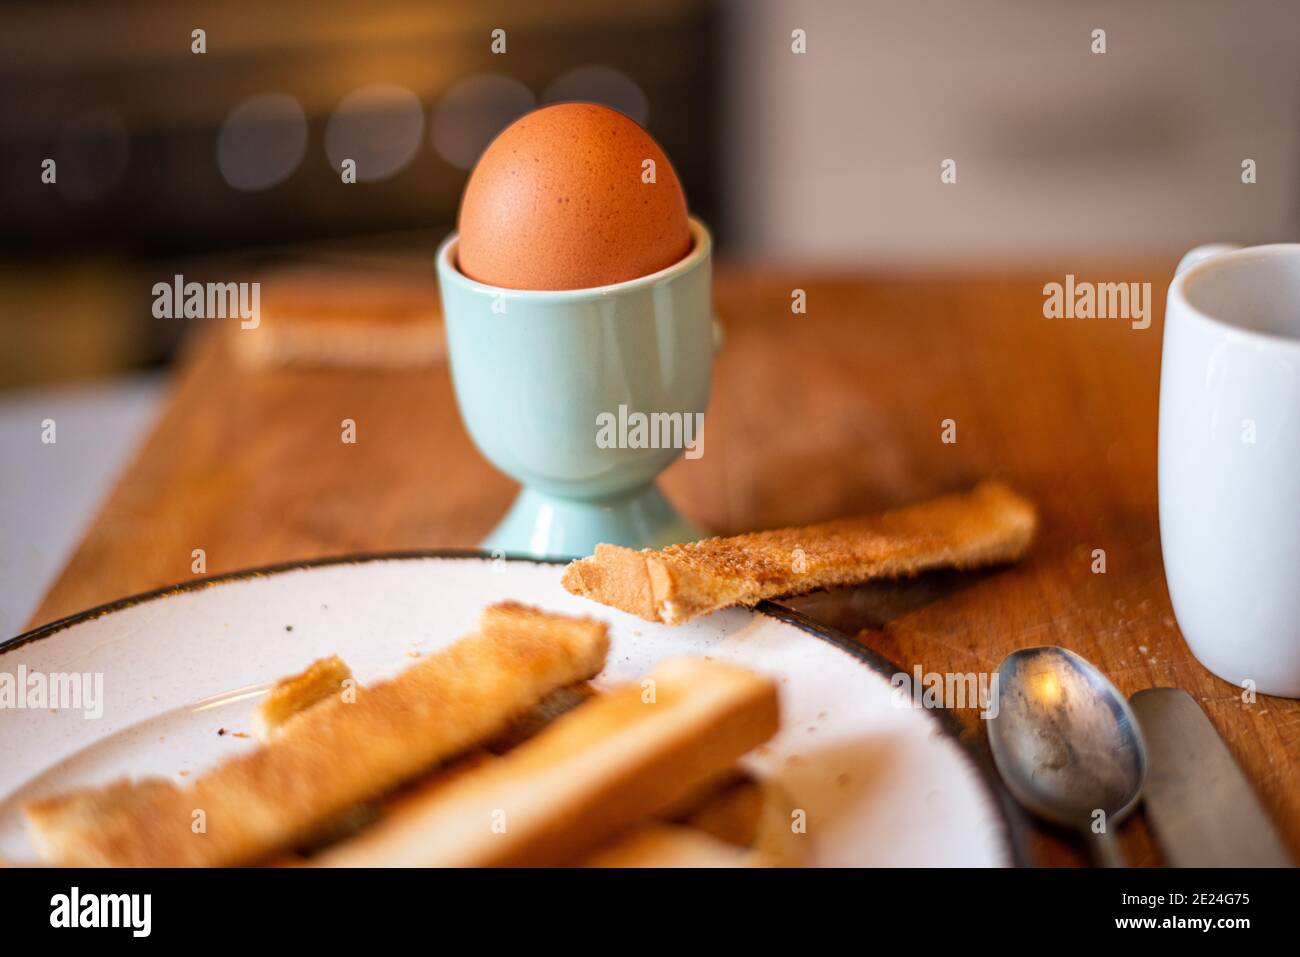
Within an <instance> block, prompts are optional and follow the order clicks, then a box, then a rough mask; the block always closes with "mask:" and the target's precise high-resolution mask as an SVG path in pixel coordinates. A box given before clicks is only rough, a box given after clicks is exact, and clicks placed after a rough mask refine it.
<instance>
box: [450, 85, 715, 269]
mask: <svg viewBox="0 0 1300 957" xmlns="http://www.w3.org/2000/svg"><path fill="white" fill-rule="evenodd" d="M647 160H650V161H653V164H654V165H653V181H652V182H647V180H648V179H651V177H650V175H649V172H648V170H649V169H650V167H648V165H647V163H646V161H647ZM459 233H460V236H459V241H458V245H457V256H458V264H459V266H460V269H461V271H462V272H463V273H464V274H465V275H466V276H468V277H470V278H471V279H474V280H476V281H478V282H482V283H486V284H488V285H491V286H501V287H504V288H507V289H534V290H547V289H586V288H590V287H593V286H605V285H609V284H611V283H617V282H624V281H626V280H629V279H636V278H638V277H640V276H646V275H649V274H650V273H653V272H658V271H659V270H661V269H664V268H666V267H668V266H671V265H672V264H673V263H675V262H677V261H678V260H680V259H681V258H682V257H683V256H685V255H686V254H687V253H688V252H689V251H690V246H691V237H690V226H689V223H688V220H687V211H686V195H685V193H684V192H683V191H682V187H681V183H680V182H679V181H678V179H677V173H676V171H675V170H674V169H673V167H672V164H671V163H670V162H669V160H668V157H667V156H666V155H665V154H664V151H663V150H661V149H660V148H659V144H657V143H656V142H655V141H654V139H653V138H652V137H651V136H650V134H649V133H647V132H646V131H645V130H643V129H642V128H641V127H640V126H638V125H637V124H636V123H635V122H633V121H632V120H631V119H629V118H628V117H626V116H624V115H623V114H622V113H619V112H618V111H616V110H611V109H609V108H608V107H604V106H598V105H596V104H593V103H563V104H559V105H556V106H548V107H545V108H543V109H540V110H536V111H534V112H532V113H529V114H528V115H526V116H523V117H521V118H520V119H518V120H516V121H515V122H514V123H512V124H511V125H510V126H508V127H507V128H506V129H505V130H504V131H502V133H501V134H500V135H499V136H498V137H497V138H496V139H495V140H493V141H492V143H491V145H489V146H488V148H487V149H486V150H485V151H484V153H483V155H482V156H481V157H480V158H479V161H478V163H477V165H476V166H475V167H474V171H473V173H471V174H470V178H469V182H468V183H467V184H466V186H465V194H464V196H463V198H462V199H461V207H460V224H459Z"/></svg>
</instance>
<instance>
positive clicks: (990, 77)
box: [725, 0, 1300, 263]
mask: <svg viewBox="0 0 1300 957" xmlns="http://www.w3.org/2000/svg"><path fill="white" fill-rule="evenodd" d="M726 19H727V27H726V31H725V33H726V37H727V40H728V44H729V46H730V47H731V51H732V59H731V63H730V65H729V68H728V79H729V89H728V90H727V94H726V98H725V103H726V104H727V109H726V113H727V117H728V120H727V122H728V124H729V128H728V129H727V136H726V140H727V142H728V144H729V149H728V153H727V156H726V168H727V170H728V173H727V177H726V181H727V186H728V188H727V190H726V200H727V207H726V210H725V212H726V215H727V217H728V221H729V222H730V223H731V224H732V225H733V227H734V228H733V231H732V234H733V235H734V236H736V237H738V238H739V239H740V240H741V245H740V247H739V251H740V252H745V253H751V254H757V255H762V256H773V257H782V258H785V259H792V260H800V259H816V260H818V261H819V262H831V263H839V262H844V263H850V262H852V263H861V262H863V261H895V262H896V261H925V260H981V259H991V258H995V257H999V258H1006V257H1010V258H1024V259H1032V258H1034V257H1040V256H1050V255H1053V254H1055V253H1057V252H1059V251H1062V250H1065V251H1072V252H1079V251H1082V252H1085V253H1087V252H1096V253H1098V254H1102V255H1113V254H1114V253H1115V252H1117V251H1127V250H1135V249H1143V248H1152V249H1159V250H1161V251H1162V252H1163V251H1169V250H1176V249H1182V248H1184V247H1188V246H1191V245H1193V244H1195V243H1198V242H1202V241H1206V240H1210V239H1220V238H1228V239H1236V240H1245V241H1267V240H1278V239H1300V190H1298V186H1297V184H1298V183H1300V131H1298V129H1300V2H1291V0H1244V2H1227V0H1215V2H1210V0H1143V2H1140V3H1137V2H1120V0H1093V2H1090V3H1087V4H1082V3H1070V4H1066V3H1052V2H1047V0H913V2H906V0H881V2H856V3H854V2H847V0H786V2H781V0H732V2H730V3H729V4H728V5H727V8H726ZM796 27H799V28H802V29H804V30H806V31H807V35H808V52H807V53H806V54H804V55H802V56H797V55H794V54H792V53H791V51H790V32H791V30H792V29H794V28H796ZM1095 27H1100V28H1103V29H1105V30H1106V40H1107V52H1106V53H1105V54H1103V55H1095V54H1093V53H1092V52H1090V49H1089V47H1090V43H1091V37H1090V35H1091V31H1092V30H1093V28H1095ZM948 157H951V158H953V159H955V160H957V184H956V185H955V186H944V185H942V184H941V183H940V181H939V164H940V162H941V161H942V160H943V159H945V158H948ZM1246 157H1250V158H1253V159H1255V160H1256V161H1257V163H1258V177H1259V182H1258V184H1257V185H1254V186H1244V185H1242V183H1241V180H1240V163H1241V161H1242V159H1243V158H1246Z"/></svg>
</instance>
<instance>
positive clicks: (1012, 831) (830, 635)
mask: <svg viewBox="0 0 1300 957" xmlns="http://www.w3.org/2000/svg"><path fill="white" fill-rule="evenodd" d="M423 558H474V559H489V560H492V559H497V558H501V559H504V560H505V561H512V562H531V563H532V564H534V565H564V564H567V563H568V562H569V561H570V560H569V559H567V558H537V557H535V556H532V555H516V554H500V553H491V552H487V551H484V550H482V549H476V548H431V549H408V550H403V551H389V552H358V553H355V554H351V555H331V556H328V557H324V558H308V559H303V560H301V561H289V562H277V563H276V564H273V565H262V566H259V567H257V568H244V569H239V570H238V571H231V572H222V573H221V574H217V575H207V576H204V577H201V578H194V579H191V580H189V581H185V582H180V583H178V584H175V585H164V586H163V587H162V588H155V589H153V590H151V591H146V592H141V593H140V594H138V595H129V596H127V597H126V598H118V599H116V600H115V601H110V602H107V603H105V604H103V605H96V606H95V607H94V608H87V609H86V610H85V611H79V612H76V613H75V614H72V615H67V616H65V617H63V618H59V619H56V620H55V621H51V622H48V623H47V624H44V625H41V626H40V627H38V628H33V629H32V630H31V631H26V632H23V633H22V634H21V635H15V636H14V637H13V638H6V639H3V640H0V655H4V654H7V653H8V652H11V651H14V650H15V649H17V648H20V647H22V646H23V645H26V644H30V643H31V642H34V641H40V640H41V639H42V638H49V637H50V636H51V635H54V634H57V633H58V632H60V631H64V630H65V629H68V628H71V627H72V626H73V625H79V624H82V623H83V622H87V621H91V620H93V619H95V618H102V617H103V616H105V615H111V614H113V613H114V612H118V611H122V610H124V609H127V608H131V607H134V606H135V605H141V604H144V603H145V602H150V601H154V600H156V599H159V598H166V597H167V596H169V595H176V594H183V593H185V592H191V591H199V590H201V589H204V588H207V587H209V586H211V585H220V584H222V583H224V582H231V581H240V580H243V579H249V578H266V577H269V576H271V575H278V574H280V573H282V572H291V571H297V570H299V569H305V568H320V567H324V566H328V565H360V564H363V563H365V562H377V561H410V560H414V559H423ZM754 610H755V611H759V612H762V613H763V614H765V615H768V616H769V617H772V618H776V619H778V620H779V621H784V622H786V623H787V624H790V625H794V626H795V627H796V628H798V629H800V630H801V631H805V632H807V633H808V634H810V635H813V636H814V637H816V638H820V639H821V640H822V641H825V642H827V643H829V644H832V645H834V646H835V647H837V648H839V649H840V650H841V651H843V652H844V653H845V654H847V655H849V656H850V657H852V658H855V659H857V661H858V662H860V663H861V664H863V665H865V666H866V667H867V668H868V669H870V670H871V671H874V672H876V673H877V674H879V675H881V676H882V677H884V678H890V677H892V676H893V675H895V674H898V673H899V672H900V671H901V669H900V668H899V666H898V665H896V664H894V663H893V662H891V661H890V660H889V659H888V658H886V657H885V656H884V655H882V654H880V653H879V652H876V651H873V650H872V649H870V648H868V647H867V646H866V645H863V644H862V643H861V642H858V641H856V640H854V639H853V638H852V637H851V636H849V635H846V634H844V633H843V632H841V631H838V630H836V629H834V628H831V627H829V626H827V625H823V624H822V623H820V622H818V621H816V620H814V619H812V618H809V617H808V616H807V615H805V614H803V613H802V612H800V611H796V610H795V609H793V608H789V607H786V606H785V605H781V604H779V603H777V602H774V601H764V602H760V603H759V604H758V605H757V606H756V608H755V609H754ZM924 713H925V714H927V715H929V716H930V717H931V718H932V719H933V720H934V721H935V722H936V724H937V725H938V728H939V730H940V732H941V733H942V734H944V735H945V736H947V737H949V738H951V739H953V741H954V742H955V743H956V744H957V746H958V748H959V749H960V750H961V752H962V754H964V755H965V756H966V759H967V760H968V761H970V762H971V764H972V765H973V766H974V767H975V770H976V771H977V773H978V776H979V778H980V781H981V782H982V784H983V785H984V790H985V793H986V795H987V796H988V799H989V803H990V804H992V805H993V807H994V808H996V809H997V811H998V813H999V815H1000V817H1001V819H1002V830H1003V838H1004V840H1003V843H1004V844H1005V846H1006V847H1007V849H1008V851H1009V853H1010V856H1011V861H1010V863H1011V864H1013V865H1014V866H1016V867H1025V866H1029V865H1030V864H1031V863H1032V861H1031V857H1030V853H1029V839H1028V833H1029V832H1028V819H1027V817H1026V814H1025V811H1024V810H1023V809H1022V808H1021V807H1020V806H1019V805H1018V804H1016V802H1015V800H1014V798H1012V797H1011V794H1010V792H1009V791H1007V789H1006V786H1005V785H1003V783H1002V779H1001V778H1000V777H999V776H998V774H997V771H996V770H995V769H994V767H993V762H992V761H991V760H990V759H989V757H988V756H987V755H985V754H984V753H982V752H980V751H977V750H975V749H974V748H972V747H970V746H969V745H967V744H966V743H965V742H964V741H963V740H962V737H961V736H962V727H961V724H960V722H958V720H957V718H956V716H955V715H953V714H952V713H951V712H949V711H947V710H944V709H925V710H924Z"/></svg>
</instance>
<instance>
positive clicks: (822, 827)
mask: <svg viewBox="0 0 1300 957" xmlns="http://www.w3.org/2000/svg"><path fill="white" fill-rule="evenodd" d="M561 571H562V568H561V566H558V565H552V564H544V563H535V562H530V561H507V560H503V559H496V560H493V559H491V558H485V557H481V556H476V555H474V556H467V555H447V554H418V555H401V556H387V557H384V556H378V557H366V558H361V559H352V560H342V561H327V562H323V563H315V564H310V565H307V566H294V567H277V568H273V569H264V570H262V571H259V572H248V573H241V574H236V575H231V576H225V577H221V578H218V579H215V580H213V581H211V582H207V583H200V582H196V583H190V584H188V585H185V586H181V587H179V588H175V589H170V590H164V591H161V592H157V593H152V594H150V595H146V596H141V597H139V598H135V599H127V600H125V601H122V602H118V603H115V604H113V605H109V606H105V607H104V608H102V609H96V610H94V611H91V612H87V613H85V614H82V615H77V616H73V617H72V618H69V619H65V620H64V621H61V622H56V623H54V624H52V625H49V626H46V627H44V628H41V629H38V630H37V631H35V632H30V633H28V634H27V635H23V636H20V637H19V638H16V639H13V640H11V641H10V642H7V643H5V644H4V645H2V646H0V672H9V673H10V674H12V675H17V674H18V669H19V666H25V668H26V669H27V673H28V674H29V675H30V674H31V673H33V672H38V673H40V674H42V675H49V674H54V673H70V672H81V673H89V674H92V675H93V674H96V673H98V674H102V675H103V695H102V698H103V708H102V711H103V713H102V716H100V717H97V718H94V717H91V718H88V717H86V715H85V713H84V710H83V711H76V710H69V709H63V710H59V711H51V710H50V709H49V708H32V707H27V708H19V709H7V710H0V756H3V760H0V857H4V858H8V859H10V860H17V861H25V860H32V859H33V853H32V851H31V848H30V845H29V844H28V842H27V839H26V835H25V833H24V828H23V824H22V816H21V811H20V805H21V803H22V802H23V801H25V800H27V799H29V798H32V797H35V796H37V795H41V794H47V793H52V792H57V791H62V790H66V789H69V788H73V787H81V786H85V785H92V784H100V783H104V782H107V781H109V780H112V779H114V778H116V777H120V776H123V775H133V776H140V775H163V776H170V777H173V778H174V779H176V780H178V781H184V780H185V779H186V778H188V777H190V776H192V775H195V774H197V773H199V772H201V771H202V770H204V769H205V768H208V767H211V766H212V765H213V764H215V763H217V762H219V761H220V760H222V759H223V758H225V757H227V756H229V755H231V754H234V753H237V752H239V751H242V750H244V749H246V748H251V747H254V746H255V742H254V741H253V740H252V739H251V738H247V737H244V736H242V735H243V733H245V732H247V731H248V730H249V714H250V711H251V709H252V707H253V705H254V703H255V701H256V698H257V697H258V696H259V695H261V694H262V693H263V692H264V691H265V689H266V687H267V686H268V683H269V682H271V681H274V680H275V679H277V678H279V677H282V676H284V675H287V674H291V673H294V672H296V671H299V670H301V669H302V668H303V667H305V666H306V665H307V664H308V663H309V662H311V661H312V660H313V659H315V658H318V657H321V656H323V655H328V654H338V655H340V656H341V657H342V658H343V659H344V660H345V661H347V662H348V664H349V665H350V666H351V667H352V669H353V671H354V673H355V674H356V675H357V678H358V680H360V681H361V682H362V683H365V682H367V681H370V680H373V679H375V678H378V677H381V676H386V675H390V674H393V673H395V672H397V671H400V670H401V669H402V668H404V667H406V666H407V665H409V664H411V661H412V656H414V655H419V654H427V653H429V652H432V651H435V650H437V649H438V648H441V647H443V646H444V645H447V644H449V643H450V642H452V641H454V640H455V639H456V638H457V637H458V636H460V635H462V634H464V633H465V632H467V631H469V630H470V629H471V628H472V626H473V625H474V623H475V621H476V619H477V617H478V614H479V612H480V610H481V609H482V608H483V607H484V606H485V605H488V604H490V603H492V602H493V601H499V600H501V599H503V598H507V597H508V598H514V599H518V600H520V601H525V602H528V603H531V604H536V605H540V606H542V607H544V608H548V609H552V610H555V611H561V612H573V613H579V614H585V615H594V616H597V617H600V618H602V619H604V620H605V621H608V622H609V623H610V625H611V632H612V635H613V643H612V647H611V650H610V654H609V660H608V667H607V668H606V670H605V672H604V673H603V674H602V675H601V676H600V677H599V679H598V681H597V683H598V684H606V683H611V682H617V681H622V680H626V679H632V678H636V677H639V676H641V675H643V674H644V673H646V672H647V671H649V670H650V669H651V668H652V667H653V666H654V664H655V662H656V661H657V660H658V659H660V658H663V657H666V656H673V655H709V656H712V657H714V658H718V659H722V660H726V661H732V662H735V663H737V664H740V665H744V666H746V667H749V668H752V669H754V670H756V671H760V672H765V673H767V674H770V675H773V676H775V677H776V678H777V679H778V681H779V683H780V693H781V708H782V730H781V732H780V734H779V735H778V736H777V737H776V738H774V739H773V740H772V741H771V742H770V743H769V744H768V745H767V746H765V747H764V748H762V749H760V750H759V751H757V752H755V753H754V754H752V755H750V756H749V757H748V758H747V759H746V763H747V764H748V766H749V767H750V768H751V770H752V771H754V772H755V773H757V774H758V775H761V776H769V777H772V778H775V779H777V780H778V781H779V782H780V783H781V784H782V785H783V786H784V787H785V789H786V790H787V791H788V792H789V793H790V794H791V795H793V796H794V798H795V803H796V804H797V805H798V806H800V807H802V808H804V809H805V810H806V811H807V821H808V837H809V840H810V844H811V851H812V855H811V856H812V862H813V863H815V864H820V865H831V866H836V865H860V866H878V865H917V866H932V865H939V866H944V865H958V866H981V865H1002V864H1007V863H1010V862H1011V850H1010V845H1009V838H1008V834H1009V830H1008V824H1007V819H1006V818H1005V817H1004V815H1003V811H1002V804H1001V798H1000V797H999V796H998V795H997V794H996V793H995V792H994V790H993V789H992V788H991V786H990V782H989V780H988V779H987V778H986V777H985V775H984V773H983V772H982V771H981V769H980V768H979V767H977V765H976V764H975V763H974V762H973V760H972V759H971V757H970V756H969V755H968V754H967V752H966V751H965V750H964V749H963V748H962V747H961V746H960V745H959V744H958V743H957V741H956V739H955V738H954V737H952V736H951V734H950V733H948V731H947V729H946V727H945V725H944V724H943V723H942V722H941V721H940V720H939V719H937V718H936V717H935V715H934V714H932V713H930V712H925V711H919V710H912V709H910V708H902V707H898V706H896V705H895V704H894V698H893V695H892V689H891V688H890V685H889V681H888V673H889V671H891V670H892V669H889V668H888V666H887V665H886V663H885V662H883V660H880V659H876V658H875V657H874V656H872V655H871V654H870V653H869V652H865V651H864V650H862V649H860V648H858V647H857V646H856V645H853V644H852V643H851V642H849V641H848V640H847V639H843V638H840V637H837V636H835V635H833V634H830V633H827V632H821V633H814V631H812V630H810V629H815V626H812V625H811V624H810V623H808V622H807V621H806V620H804V619H802V618H800V616H798V615H797V614H795V613H794V612H788V611H785V610H783V609H781V608H779V607H777V606H774V605H764V606H763V607H762V609H761V610H760V611H744V610H738V609H737V610H731V611H726V612H721V613H718V614H715V615H712V616H709V617H707V618H704V619H700V620H697V621H694V622H691V623H688V624H686V625H683V626H679V627H676V628H670V627H668V626H665V625H655V624H650V623H648V622H644V621H641V620H640V619H638V618H634V617H632V616H630V615H625V614H623V613H621V612H617V611H614V610H612V609H609V608H605V607H602V606H598V605H594V604H592V603H590V602H587V601H584V600H583V599H580V598H576V597H574V596H572V595H570V594H569V593H568V592H566V591H565V590H564V589H563V588H561V587H560V575H561ZM91 680H92V681H93V679H91ZM223 730H224V731H225V733H222V731H223Z"/></svg>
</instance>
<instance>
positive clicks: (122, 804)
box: [24, 778, 176, 861]
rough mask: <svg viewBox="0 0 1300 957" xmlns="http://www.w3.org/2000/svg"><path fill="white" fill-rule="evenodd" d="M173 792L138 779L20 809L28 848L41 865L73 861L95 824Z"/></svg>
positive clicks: (168, 785) (161, 781) (163, 783)
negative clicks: (27, 833) (28, 836)
mask: <svg viewBox="0 0 1300 957" xmlns="http://www.w3.org/2000/svg"><path fill="white" fill-rule="evenodd" d="M175 791H176V785H175V784H173V783H172V782H171V781H168V780H166V779H165V778H140V779H139V780H135V781H127V780H121V781H114V782H113V783H112V784H108V785H106V786H104V787H102V788H95V789H92V790H85V791H73V792H72V793H70V794H61V795H58V796H56V797H50V798H45V799H44V800H41V801H34V802H32V803H30V804H28V805H27V806H26V807H25V808H24V811H26V814H27V822H28V824H29V825H30V832H31V836H32V845H33V846H34V847H35V848H36V853H37V854H39V855H40V856H41V859H42V860H44V861H64V860H70V859H74V858H75V857H76V848H78V847H79V846H80V844H81V841H82V838H83V835H84V834H86V832H87V831H89V830H92V829H93V828H94V827H96V825H97V822H98V821H100V820H102V819H104V818H105V817H111V816H113V815H115V814H119V813H122V812H123V811H124V810H125V809H128V808H131V807H134V806H136V805H138V804H141V803H143V802H147V801H149V800H151V799H153V798H154V797H155V796H156V795H159V794H167V793H173V794H174V793H175Z"/></svg>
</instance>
